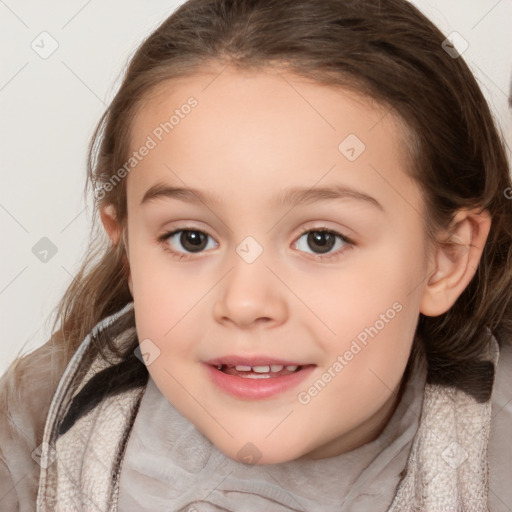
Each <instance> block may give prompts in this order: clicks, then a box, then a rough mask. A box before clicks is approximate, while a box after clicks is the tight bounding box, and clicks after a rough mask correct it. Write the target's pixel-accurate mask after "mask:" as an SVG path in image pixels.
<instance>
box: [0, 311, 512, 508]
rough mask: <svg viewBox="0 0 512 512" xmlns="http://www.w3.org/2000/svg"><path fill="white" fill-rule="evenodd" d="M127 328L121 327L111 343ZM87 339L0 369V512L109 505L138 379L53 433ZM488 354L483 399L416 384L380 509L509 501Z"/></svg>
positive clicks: (506, 393)
mask: <svg viewBox="0 0 512 512" xmlns="http://www.w3.org/2000/svg"><path fill="white" fill-rule="evenodd" d="M132 307H133V304H129V305H128V306H126V307H125V308H124V309H123V310H122V311H120V312H118V313H116V314H115V315H113V316H112V317H109V318H107V319H105V320H103V321H102V322H101V323H100V324H98V326H96V328H95V330H99V329H103V328H105V327H106V326H108V325H110V324H111V323H112V322H115V321H116V319H117V318H118V317H119V316H120V315H121V314H123V313H124V312H126V311H127V310H128V309H130V308H132ZM93 332H94V331H93ZM133 334H134V330H133V329H132V330H131V331H130V332H128V331H127V332H125V333H123V335H122V336H120V337H119V338H118V340H117V343H118V344H119V345H122V344H123V343H126V340H128V339H130V336H133ZM89 346H90V336H88V337H87V338H86V339H85V340H84V342H83V343H82V345H81V346H80V348H79V349H78V351H77V352H76V354H75V355H74V357H73V358H72V360H71V361H70V362H69V363H68V364H67V365H66V364H65V361H64V359H63V357H62V353H60V352H58V351H56V350H55V347H54V346H53V344H52V343H51V341H50V342H48V343H47V344H45V345H44V346H42V347H41V348H39V349H37V350H36V351H34V352H33V353H31V354H29V355H28V356H25V357H24V358H23V359H21V360H20V361H19V362H17V363H16V364H15V365H14V366H11V368H10V369H9V370H8V371H7V372H6V374H4V376H3V377H2V378H1V379H0V407H1V411H2V413H4V414H2V415H1V416H0V510H1V511H2V512H14V511H18V510H19V511H24V512H25V511H26V512H29V511H30V512H33V511H35V510H37V511H38V512H43V511H44V512H50V511H52V512H53V511H61V512H74V511H87V512H88V511H91V512H98V511H102V512H114V511H116V510H118V509H117V497H118V492H119V489H118V485H119V476H120V471H121V465H122V460H123V456H124V450H125V448H126V444H127V441H128V438H129V435H130V431H131V428H132V426H133V422H134V419H135V416H136V414H137V410H138V406H139V404H140V400H141V397H142V395H143V392H144V387H143V386H139V387H137V388H134V389H131V390H130V391H126V392H123V393H121V394H119V395H115V396H110V397H108V398H106V399H104V400H103V401H102V402H101V403H100V404H98V405H97V406H96V407H94V408H93V409H92V410H91V411H89V412H88V413H87V414H86V415H84V416H82V417H81V418H79V419H78V420H77V421H76V422H75V423H74V424H73V426H72V427H71V428H70V429H69V430H68V431H67V432H65V433H64V434H61V435H59V433H58V430H59V426H60V424H61V422H62V420H63V418H64V417H65V416H66V413H67V411H68V410H69V406H70V404H71V403H72V400H73V398H74V397H75V396H76V395H77V393H78V392H79V391H80V390H81V389H83V387H84V386H85V384H86V383H87V382H89V381H90V379H91V378H92V376H94V375H95V374H97V373H98V372H100V371H101V370H102V369H104V368H106V367H108V366H109V364H111V363H107V362H106V361H105V360H103V359H100V358H96V359H95V360H94V361H93V362H92V365H91V366H90V367H89V368H88V370H87V372H83V371H82V370H83V366H84V365H83V363H84V354H85V352H86V350H87V348H88V347H89ZM489 359H490V360H491V361H493V362H494V363H495V364H496V363H498V371H497V373H496V378H495V382H494V387H493V393H492V398H491V400H490V401H489V402H484V403H481V404H480V403H477V402H476V401H475V400H473V399H472V398H471V397H469V396H468V395H466V394H465V393H463V392H461V391H458V390H456V389H453V388H446V387H440V386H435V385H430V384H427V385H426V388H425V395H424V406H423V410H422V416H421V423H420V427H419V429H418V432H417V434H416V436H415V438H414V441H413V446H412V449H411V453H410V456H409V460H408V463H407V468H406V471H405V475H404V477H403V479H402V481H401V483H400V485H399V487H398V489H397V491H396V496H395V499H394V501H393V503H392V505H391V507H390V509H389V512H398V511H400V512H403V511H418V512H419V511H423V512H459V511H468V512H480V511H482V512H484V511H487V510H490V511H491V512H502V511H503V512H505V511H509V512H510V511H511V510H512V379H511V377H512V350H511V347H501V348H500V349H499V348H498V344H497V342H496V341H495V340H494V339H493V344H492V346H491V347H490V350H489ZM113 361H114V362H115V359H113ZM169 512H170V511H169Z"/></svg>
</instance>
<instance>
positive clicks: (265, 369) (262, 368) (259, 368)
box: [252, 366, 270, 373]
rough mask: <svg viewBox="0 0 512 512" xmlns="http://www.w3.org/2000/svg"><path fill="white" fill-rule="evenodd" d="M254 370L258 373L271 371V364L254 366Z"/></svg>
mask: <svg viewBox="0 0 512 512" xmlns="http://www.w3.org/2000/svg"><path fill="white" fill-rule="evenodd" d="M252 371H253V372H256V373H268V372H269V371H270V366H253V367H252Z"/></svg>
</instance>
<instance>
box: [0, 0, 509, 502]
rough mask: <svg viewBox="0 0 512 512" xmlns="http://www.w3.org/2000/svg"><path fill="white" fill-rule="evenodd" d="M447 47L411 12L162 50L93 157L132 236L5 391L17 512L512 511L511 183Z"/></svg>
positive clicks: (273, 10) (66, 303)
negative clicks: (241, 511) (24, 511)
mask: <svg viewBox="0 0 512 512" xmlns="http://www.w3.org/2000/svg"><path fill="white" fill-rule="evenodd" d="M448 43H449V41H448ZM448 43H447V40H446V38H445V36H443V35H442V34H441V33H440V32H439V30H438V29H436V28H435V27H434V26H433V25H432V23H430V22H429V21H428V20H427V19H426V18H425V17H424V16H423V15H421V14H420V13H419V12H418V10H417V9H416V8H414V7H413V6H412V5H411V4H409V3H408V2H406V1H403V0H389V1H386V2H381V1H380V0H359V1H348V0H324V1H321V2H320V1H315V0H300V1H297V0H293V1H292V0H279V1H277V0H189V1H188V2H187V3H185V4H184V5H182V6H181V7H180V8H179V9H178V10H177V11H176V12H175V13H174V14H173V15H172V16H170V17H169V18H168V19H167V20H166V21H165V22H164V23H163V24H162V25H161V26H160V27H159V28H158V29H157V30H156V31H155V32H154V33H153V34H152V35H151V36H149V37H148V39H147V40H146V41H145V42H144V43H143V44H142V46H141V47H140V48H139V50H138V51H137V53H136V54H135V55H134V57H133V59H132V60H131V63H130V65H129V67H128V69H127V72H126V76H125V78H124V81H123V83H122V85H121V88H120V90H119V92H118V93H117V95H116V97H115V98H114V100H113V102H112V104H111V105H110V107H109V108H108V110H107V112H106V113H105V114H104V116H103V118H102V119H101V122H100V124H99V126H98V129H97V131H96V133H95V135H94V137H93V140H92V143H91V146H90V160H89V176H88V177H89V184H90V185H91V186H92V188H93V189H94V192H95V198H96V204H97V207H98V211H99V215H100V217H101V221H102V226H103V228H104V230H105V233H106V234H107V235H108V243H105V244H103V245H101V243H100V245H93V246H92V249H91V252H90V254H88V256H87V258H86V260H85V262H84V264H83V267H82V269H81V271H80V272H79V273H78V275H77V277H76V279H75V280H74V282H73V283H72V285H71V286H70V288H69V290H68V291H67V293H66V295H65V297H64V298H63V300H62V302H61V304H60V306H59V321H58V324H57V325H56V326H55V334H54V335H53V337H52V338H51V340H50V341H49V342H48V343H47V344H46V345H44V346H43V347H41V348H40V349H38V350H36V351H35V352H33V353H32V354H30V355H28V356H26V357H24V358H23V359H21V360H19V361H17V362H16V363H15V364H14V365H12V366H11V368H10V369H9V371H8V372H7V373H6V375H5V376H4V377H3V379H2V384H1V400H2V407H3V411H4V412H5V414H4V415H3V416H2V422H3V424H2V428H1V429H0V432H1V434H0V436H1V437H0V447H1V461H2V465H1V466H0V471H1V472H2V474H1V478H0V482H1V484H0V485H1V487H0V497H1V500H2V501H1V503H2V505H1V508H2V510H6V511H13V510H26V511H28V510H30V511H32V510H38V511H66V512H70V511H78V510H85V511H116V510H120V511H123V512H124V511H135V510H137V511H141V510H142V511H156V510H166V511H169V510H173V511H183V512H184V511H212V510H229V511H240V510H254V511H256V510H266V511H267V510H272V511H284V510H297V511H299V510H300V511H305V510H307V511H341V510H343V511H363V510H364V511H368V510H372V511H412V510H414V511H420V510H421V511H429V512H430V511H462V510H467V511H484V510H492V511H501V510H503V511H505V510H511V509H512V491H511V487H512V486H510V479H511V478H512V467H511V460H512V448H511V447H512V443H511V434H510V431H511V430H510V428H511V427H512V408H511V404H512V390H511V385H510V371H511V370H510V366H511V364H512V363H511V361H512V359H511V358H512V356H511V354H510V352H511V349H510V346H511V342H510V340H511V336H512V323H511V320H512V309H511V295H512V201H511V200H510V191H511V190H512V188H511V181H510V177H509V172H508V166H507V161H506V157H505V153H504V149H503V143H502V141H501V140H500V137H499V135H498V133H497V129H496V126H495V125H494V122H493V119H492V116H491V114H490V111H489V108H488V106H487V104H486V102H485V100H484V98H483V96H482V93H481V91H480V90H479V88H478V86H477V84H476V82H475V79H474V78H473V76H472V74H471V73H470V71H469V69H468V67H467V66H466V64H465V63H464V61H463V59H462V58H461V57H460V55H459V54H458V53H457V52H456V51H455V50H454V47H453V45H451V44H448Z"/></svg>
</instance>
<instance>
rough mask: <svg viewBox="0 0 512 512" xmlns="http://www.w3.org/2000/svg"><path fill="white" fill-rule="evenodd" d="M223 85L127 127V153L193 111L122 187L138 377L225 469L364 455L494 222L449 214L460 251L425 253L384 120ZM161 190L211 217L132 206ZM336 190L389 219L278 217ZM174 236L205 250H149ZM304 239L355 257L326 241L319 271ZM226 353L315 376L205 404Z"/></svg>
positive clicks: (253, 77)
mask: <svg viewBox="0 0 512 512" xmlns="http://www.w3.org/2000/svg"><path fill="white" fill-rule="evenodd" d="M220 69H221V68H217V69H213V70H211V72H206V71H205V72H204V73H202V74H197V75H193V76H190V77H187V78H185V79H180V80H179V81H174V82H167V83H165V84H162V85H161V87H160V88H159V90H158V91H157V92H158V94H156V95H153V96H152V97H151V98H149V99H148V101H147V102H145V104H144V108H143V109H141V110H140V112H139V113H138V115H137V116H136V118H135V119H134V122H133V125H132V146H133V149H134V150H135V149H136V148H139V147H140V146H141V145H142V144H143V143H144V141H145V140H146V139H147V136H148V135H150V134H151V133H152V131H153V130H154V129H155V127H156V126H158V125H159V124H160V123H161V122H163V121H165V120H166V119H168V117H169V115H170V114H171V113H172V112H173V111H174V109H176V108H180V106H181V105H183V104H184V103H186V101H187V98H189V97H190V96H194V98H196V99H197V101H198V105H197V106H196V107H195V108H193V109H192V110H191V112H190V113H189V114H188V115H187V116H185V117H184V118H183V119H180V123H179V124H178V125H177V126H175V127H174V129H173V130H172V131H171V132H170V133H169V134H166V135H165V136H164V137H163V139H162V141H161V142H159V143H158V144H157V146H156V147H155V148H154V149H152V150H151V151H150V152H149V154H148V155H147V156H146V157H145V158H144V159H143V160H142V161H141V162H140V163H139V164H138V165H137V167H136V170H135V169H134V170H132V171H131V172H130V174H129V175H128V176H127V205H128V218H127V224H126V227H127V242H128V249H127V257H128V261H129V269H130V270H129V284H130V289H131V291H132V295H133V298H134V303H135V313H136V326H137V332H138V336H139V340H141V341H142V340H145V339H150V340H151V343H152V344H154V346H156V347H158V349H159V351H160V353H159V355H158V357H156V359H155V360H154V361H152V362H151V364H150V365H149V366H148V370H149V372H150V374H151V377H152V378H153V379H154V381H155V383H156V385H157V386H158V388H159V389H160V391H161V392H162V394H163V395H164V396H165V397H166V398H167V399H168V400H169V401H170V402H171V403H172V404H173V405H174V407H176V408H177V409H178V410H179V411H180V413H181V414H182V415H183V416H185V417H186V418H188V419H189V420H190V421H191V422H192V423H193V424H194V425H195V426H196V427H197V428H198V430H199V431H201V432H202V433H203V434H204V435H205V436H206V437H207V438H208V439H210V440H211V442H212V443H213V444H214V445H215V446H216V447H217V448H218V449H220V450H221V451H223V452H224V453H225V454H226V455H227V456H229V457H231V458H233V459H237V458H239V454H238V452H239V450H241V449H245V450H249V451H250V450H253V451H254V452H255V453H256V454H257V455H255V457H254V459H255V463H258V464H273V463H279V462H286V461H290V460H293V459H297V458H305V459H308V458H311V459H320V458H325V457H332V456H335V455H338V454H341V453H344V452H347V451H350V450H353V449H355V448H357V447H359V446H361V445H363V444H365V443H368V442H369V441H371V440H373V439H375V438H376V437H377V436H378V435H379V433H380V432H381V431H382V429H383V428H384V426H385V425H386V423H387V422H388V421H389V418H390V417H391V415H392V413H393V411H394V409H395V407H396V404H397V396H398V395H397V393H398V391H399V389H400V384H401V380H402V376H403V373H404V370H405V367H406V364H407V361H408V357H409V354H410V350H411V346H412V341H413V337H414V332H415V328H416V325H417V321H418V315H419V313H420V312H422V313H424V314H426V315H438V314H441V313H443V312H445V311H447V310H448V309H449V307H450V306H451V305H452V304H453V303H454V302H455V300H456V299H457V297H458V296H459V295H460V293H462V291H463V290H464V288H465V287H466V286H467V284H468V283H469V281H470V280H471V278H472V276H473V274H474V271H475V268H476V266H477V263H478V260H479V258H480V255H481V251H482V248H483V245H484V243H485V239H486V236H487V233H488V230H489V227H490V219H489V216H488V215H487V213H486V212H476V211H463V212H459V214H458V215H457V217H456V219H455V221H454V224H453V226H452V227H453V229H452V230H451V231H450V232H449V233H448V232H447V233H445V235H444V236H445V238H444V239H445V240H446V239H447V237H448V236H449V235H450V236H452V237H453V238H454V240H456V241H457V242H458V243H459V244H461V245H460V247H461V249H460V250H459V251H454V250H453V249H451V250H447V249H444V248H443V247H444V246H443V247H437V246H436V247H433V248H430V246H429V245H428V244H427V240H426V238H425V235H424V229H423V226H424V221H425V212H424V205H423V202H422V199H421V196H420V193H419V189H418V187H417V185H416V183H415V182H413V180H412V179H411V178H410V177H409V176H408V175H407V174H406V168H407V162H408V160H407V158H406V153H405V146H404V143H403V142H402V141H403V132H402V130H403V125H401V124H400V123H398V122H397V119H396V118H394V117H393V115H392V114H391V113H390V112H389V109H385V108H383V107H381V106H379V105H377V104H375V102H372V101H370V100H368V99H367V98H365V97H363V96H359V95H357V94H355V93H353V92H348V91H347V90H343V89H340V88H334V87H328V86H324V85H321V84H319V83H315V82H312V81H308V80H306V79H304V78H299V77H298V76H296V75H291V74H285V73H282V72H277V71H275V70H265V71H257V72H240V71H236V70H232V69H230V68H227V69H225V70H224V71H223V72H222V73H220V74H219V71H220ZM212 80H213V81H212ZM349 134H356V135H357V137H358V138H359V139H360V140H361V141H363V142H364V144H365V146H366V149H365V150H364V152H362V153H361V155H360V156H359V157H358V158H357V159H356V160H354V161H352V162H351V161H349V160H348V159H347V158H346V157H345V156H344V155H343V154H342V153H341V152H340V151H339V149H338V146H339V144H340V142H342V141H343V140H344V139H345V138H346V137H347V135H349ZM156 183H161V184H166V185H169V186H182V187H191V188H197V189H200V190H201V191H202V192H204V193H210V194H212V195H213V196H214V197H216V198H218V200H219V202H218V203H214V202H212V203H209V204H208V206H206V205H205V204H203V203H201V202H199V203H198V204H194V203H191V202H188V201H182V200H179V199H176V198H170V197H158V198H154V199H152V200H150V201H147V202H145V203H144V204H141V201H142V199H143V197H144V195H145V193H146V191H147V190H148V189H149V188H150V187H152V186H153V185H155V184H156ZM333 185H343V186H349V187H352V188H354V189H357V190H358V191H360V192H361V193H364V194H367V195H369V196H371V197H373V198H374V199H375V200H376V201H378V203H379V204H380V205H381V207H382V208H378V207H375V206H373V205H372V204H370V203H369V202H367V201H362V200H358V199H354V198H347V197H345V198H338V199H334V200H333V199H329V200H322V201H319V202H315V203H310V204H309V203H308V204H305V203H302V204H297V205H295V206H292V205H289V206H278V205H276V204H274V203H273V201H272V199H273V197H274V196H275V195H279V194H281V193H282V192H283V191H284V190H285V189H287V188H289V187H292V186H297V187H305V188H311V187H315V188H318V187H323V186H333ZM101 215H102V220H103V224H104V226H105V228H106V230H107V232H108V234H109V236H110V237H111V239H112V241H113V243H117V242H118V240H119V236H120V234H121V230H122V226H121V224H120V223H118V222H117V221H116V218H115V212H114V211H112V209H111V208H108V207H105V208H103V209H102V211H101ZM185 228H187V229H190V230H192V231H193V230H202V231H204V232H206V233H207V234H208V235H209V237H207V238H206V241H205V244H204V245H203V247H204V249H203V250H202V252H200V253H193V252H190V251H188V252H187V250H186V247H183V245H181V243H180V239H179V234H178V236H175V237H174V238H173V239H167V240H163V241H159V240H158V239H159V237H161V236H162V235H164V234H166V233H168V232H170V231H173V230H178V229H185ZM305 229H308V230H312V231H315V230H319V229H330V230H333V231H336V232H338V233H340V234H342V235H343V236H345V237H348V238H349V239H350V240H351V241H352V242H353V244H351V243H347V242H344V241H343V240H342V239H340V238H336V242H335V246H334V247H333V248H332V249H331V250H330V252H329V253H328V254H323V255H320V256H319V253H318V246H315V245H311V242H310V243H309V244H308V237H307V234H306V235H302V231H303V230H305ZM248 236H250V237H253V238H254V239H255V240H256V241H257V243H258V244H259V245H260V246H261V248H262V249H263V252H262V253H261V255H259V256H258V257H257V258H256V259H255V261H253V262H252V263H247V262H246V261H245V260H244V259H243V258H241V257H240V256H239V254H238V253H237V252H236V249H237V247H238V246H239V244H240V243H241V242H242V241H243V240H244V239H245V238H246V237H248ZM188 247H190V246H188ZM170 249H173V250H174V251H176V252H177V253H178V254H177V255H176V254H173V253H171V252H170ZM187 255H188V257H187ZM393 304H395V305H396V304H399V305H400V306H401V310H400V312H398V313H396V315H394V318H393V319H392V320H389V321H388V322H386V323H385V326H384V328H382V329H381V330H379V332H378V334H377V335H376V336H375V337H374V338H373V339H370V340H369V342H368V344H367V345H366V346H364V347H363V348H362V350H360V351H359V352H358V353H357V355H355V356H354V357H353V359H352V360H351V361H349V362H348V364H347V365H346V366H345V367H344V368H343V370H342V371H341V372H339V373H336V376H335V377H334V378H332V379H331V381H330V382H329V383H328V384H327V385H326V386H325V388H324V389H323V390H322V391H321V392H319V393H318V394H317V395H316V396H315V397H313V398H312V399H311V400H310V401H309V403H307V404H303V403H300V402H299V400H298V394H299V392H301V391H302V392H303V391H307V390H308V388H309V387H310V386H311V385H312V384H313V383H314V382H315V381H317V380H318V379H319V378H321V376H322V374H324V373H326V372H328V371H329V368H330V367H331V368H332V365H333V363H334V362H335V361H336V360H337V357H338V355H343V354H344V353H345V352H346V351H347V350H348V349H349V348H350V345H351V343H352V341H353V340H354V339H355V338H356V337H357V335H358V334H359V333H361V332H362V331H364V330H365V328H368V327H370V326H373V325H375V323H376V321H377V320H379V318H381V315H382V314H385V313H386V311H387V310H389V309H390V308H392V305H393ZM152 346H153V345H152ZM228 354H237V355H245V356H250V355H254V354H258V355H260V354H265V355H268V356H272V357H276V358H282V359H286V360H292V361H300V362H308V363H310V364H315V365H316V367H315V369H314V371H313V373H312V374H311V375H310V377H309V378H308V379H307V380H306V381H304V382H302V383H301V384H300V385H299V386H297V387H296V388H294V389H291V390H288V391H286V392H284V393H281V394H279V395H277V396H274V397H270V398H266V399H262V400H243V399H240V398H235V397H233V396H231V395H228V394H226V393H225V392H223V391H221V390H220V389H218V388H217V387H215V386H214V385H213V384H212V383H211V381H210V380H209V378H208V374H207V373H206V371H205V369H204V367H203V365H202V362H205V361H207V360H210V359H212V358H216V357H220V356H224V355H228ZM331 373H332V371H331ZM247 443H252V444H251V445H248V444H247ZM253 445H254V447H256V448H253V447H252V446H253ZM244 447H245V448H244Z"/></svg>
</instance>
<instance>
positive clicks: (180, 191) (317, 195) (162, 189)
mask: <svg viewBox="0 0 512 512" xmlns="http://www.w3.org/2000/svg"><path fill="white" fill-rule="evenodd" d="M164 198H168V199H178V200H180V201H186V202H189V203H193V204H199V203H203V204H206V205H220V204H222V200H221V199H220V198H219V197H218V196H215V195H213V194H210V193H206V192H202V191H201V190H198V189H194V188H188V187H171V186H169V185H165V184H163V183H157V184H155V185H153V186H152V187H150V188H149V189H148V190H147V191H146V193H145V194H144V197H143V198H142V201H141V204H144V203H148V202H150V201H153V200H155V199H164ZM334 199H353V200H357V201H361V202H364V203H366V204H367V205H370V206H372V207H375V208H377V209H379V210H380V211H382V212H383V211H384V207H383V206H382V205H381V204H380V203H379V201H377V199H375V198H374V197H372V196H370V195H368V194H365V193H364V192H361V191H359V190H356V189H354V188H352V187H348V186H346V185H335V186H330V187H315V188H303V187H294V188H289V189H286V190H284V191H282V192H281V194H279V195H278V196H276V197H275V199H274V204H276V205H277V206H295V205H297V204H301V205H302V204H312V203H316V202H320V201H328V200H334Z"/></svg>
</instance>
